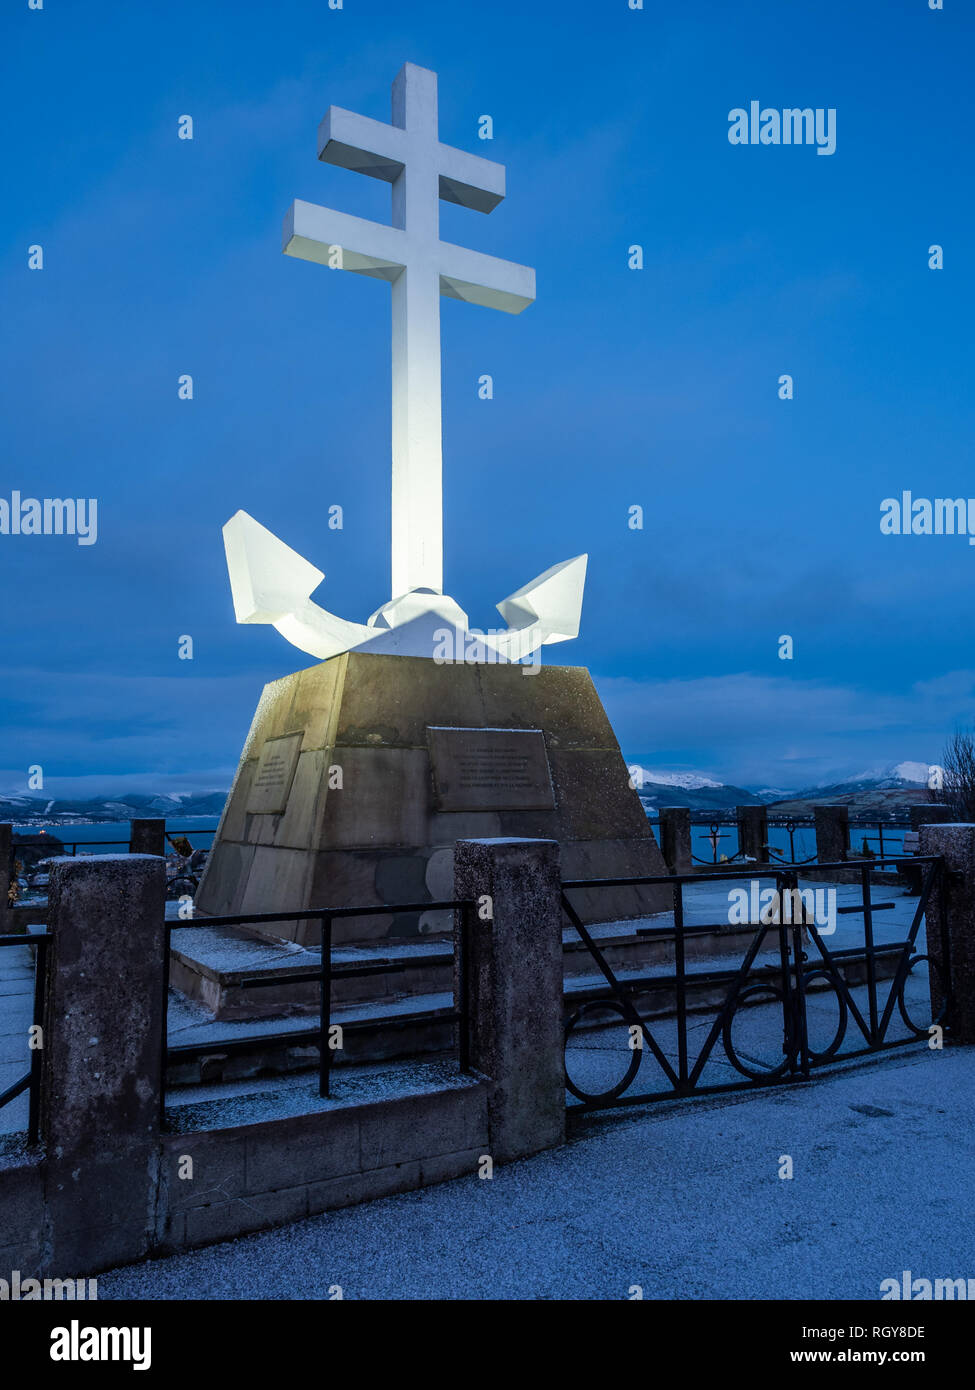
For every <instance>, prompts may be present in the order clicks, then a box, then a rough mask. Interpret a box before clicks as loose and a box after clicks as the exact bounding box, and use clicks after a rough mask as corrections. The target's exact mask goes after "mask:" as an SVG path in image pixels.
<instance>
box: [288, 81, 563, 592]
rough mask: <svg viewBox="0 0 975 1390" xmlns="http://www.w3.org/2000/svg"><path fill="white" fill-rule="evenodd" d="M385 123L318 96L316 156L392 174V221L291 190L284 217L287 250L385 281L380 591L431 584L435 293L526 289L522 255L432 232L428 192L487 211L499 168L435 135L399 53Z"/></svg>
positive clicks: (510, 306)
mask: <svg viewBox="0 0 975 1390" xmlns="http://www.w3.org/2000/svg"><path fill="white" fill-rule="evenodd" d="M392 116H393V119H392V124H391V125H385V124H384V123H383V122H382V121H374V120H371V119H370V118H368V117H365V116H358V115H355V114H354V113H353V112H350V111H343V110H342V109H341V108H338V107H334V106H332V107H329V110H328V113H327V115H326V116H325V119H324V120H323V121H322V124H321V126H320V127H319V133H318V139H319V158H320V159H322V160H324V161H326V162H327V163H330V164H337V165H339V166H341V167H342V168H346V169H355V170H357V171H358V172H359V173H363V174H369V175H370V176H371V177H372V178H378V179H383V180H385V181H386V182H387V183H390V184H391V185H392V225H390V226H384V225H382V224H380V223H377V222H367V221H365V220H363V219H362V218H358V217H350V216H348V215H347V214H345V213H339V212H335V211H333V210H332V209H330V208H322V207H318V206H317V205H316V204H313V203H305V202H300V201H296V202H295V203H293V204H292V206H291V208H290V210H289V212H288V214H287V216H286V217H285V221H284V239H283V249H284V251H285V253H286V254H287V255H289V256H298V257H301V258H302V259H303V260H309V261H317V262H318V263H319V264H324V265H329V266H333V267H337V268H340V269H343V270H352V271H356V272H357V273H359V274H362V275H370V276H373V277H374V278H376V279H380V280H388V281H390V283H391V286H392V301H393V303H392V372H393V382H392V388H393V389H392V465H393V466H392V478H393V487H392V597H393V598H394V599H396V598H399V597H400V596H401V595H403V594H406V593H409V592H410V591H411V590H414V589H432V590H433V591H434V592H435V593H438V594H440V593H443V488H442V474H443V443H442V440H443V433H442V425H441V405H440V402H441V371H440V296H441V295H448V296H449V297H450V298H453V299H462V300H465V301H466V302H467V303H470V304H480V305H484V306H485V307H487V308H492V309H501V310H502V311H503V312H504V313H508V314H520V313H521V311H522V310H523V309H525V308H526V307H527V306H528V305H529V304H531V303H532V301H533V300H534V298H535V272H534V271H533V270H531V269H530V268H529V267H528V266H522V265H516V264H514V263H513V262H511V261H503V260H499V259H497V258H496V257H494V256H486V255H482V254H481V253H480V252H476V251H470V250H468V249H467V248H465V247H461V246H453V245H450V244H449V243H446V242H442V241H441V240H440V199H441V198H444V199H446V200H447V201H449V202H453V203H459V204H460V205H461V206H463V207H468V208H474V209H476V210H477V211H478V212H490V211H491V210H492V208H495V207H496V206H497V205H498V203H499V202H500V201H501V199H502V198H503V197H504V168H503V167H502V166H501V165H500V164H494V163H492V162H490V161H489V160H486V159H481V158H480V157H479V156H477V155H471V154H467V153H466V152H465V151H463V150H458V149H454V148H452V147H450V146H448V145H442V144H441V143H440V140H439V136H438V130H437V126H438V122H437V75H436V73H434V72H430V71H428V70H427V69H426V68H420V67H417V66H416V65H415V64H413V63H406V64H404V66H403V68H402V69H401V71H400V72H399V74H398V76H397V77H396V80H395V82H394V83H393V105H392Z"/></svg>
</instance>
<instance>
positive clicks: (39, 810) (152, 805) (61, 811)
mask: <svg viewBox="0 0 975 1390" xmlns="http://www.w3.org/2000/svg"><path fill="white" fill-rule="evenodd" d="M226 800H227V793H226V792H222V791H216V792H203V793H198V792H187V793H184V794H183V795H177V796H146V795H144V794H143V793H141V792H125V793H122V794H120V795H118V796H113V797H92V798H91V799H90V800H87V801H72V800H64V801H62V800H60V799H58V798H54V799H53V800H52V799H51V798H50V797H47V796H20V795H6V796H3V795H0V821H13V822H14V823H15V824H17V825H31V824H35V825H40V824H47V825H65V824H70V823H71V822H72V821H74V822H84V821H96V822H98V821H126V820H133V819H135V818H136V817H139V816H165V817H166V819H167V820H180V819H185V818H187V817H192V816H219V815H220V812H221V811H222V810H223V807H224V802H225V801H226Z"/></svg>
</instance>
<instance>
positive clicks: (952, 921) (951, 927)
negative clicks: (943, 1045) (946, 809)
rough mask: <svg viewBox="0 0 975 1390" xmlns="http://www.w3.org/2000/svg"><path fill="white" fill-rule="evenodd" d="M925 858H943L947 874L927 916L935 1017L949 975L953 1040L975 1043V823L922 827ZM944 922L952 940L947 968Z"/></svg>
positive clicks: (922, 847)
mask: <svg viewBox="0 0 975 1390" xmlns="http://www.w3.org/2000/svg"><path fill="white" fill-rule="evenodd" d="M919 834H920V837H921V853H922V855H927V854H937V855H941V856H943V858H944V861H945V872H944V874H943V875H942V876H941V878H940V879H939V880H937V881H936V885H935V888H934V891H933V892H932V894H931V896H930V898H929V899H928V907H927V912H926V913H925V928H924V930H925V940H926V942H927V953H928V956H929V957H930V960H931V965H932V967H933V968H932V969H931V971H930V972H929V976H928V978H929V981H930V990H931V1016H932V1017H933V1018H935V1017H937V1015H938V1013H939V1012H940V1010H941V1007H942V1004H943V1003H944V988H945V984H946V983H947V981H948V977H949V976H950V984H951V993H952V997H953V1000H954V1008H953V1010H952V1013H951V1018H950V1020H949V1021H950V1025H951V1027H950V1037H951V1039H952V1041H953V1042H959V1043H972V1042H975V825H968V824H966V823H961V824H950V823H948V824H940V825H922V826H921V827H920V831H919ZM942 923H944V931H945V935H946V937H947V946H948V954H949V957H950V960H949V965H948V968H947V969H946V968H945V961H944V945H945V943H944V941H943V940H942Z"/></svg>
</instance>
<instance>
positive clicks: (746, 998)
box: [562, 856, 952, 1110]
mask: <svg viewBox="0 0 975 1390" xmlns="http://www.w3.org/2000/svg"><path fill="white" fill-rule="evenodd" d="M900 862H905V861H903V860H902V859H901V858H897V859H891V858H888V859H887V860H885V861H881V860H869V861H862V860H861V861H851V860H845V861H843V862H842V863H837V864H818V865H814V866H811V867H810V868H809V869H808V870H807V871H806V873H805V874H804V877H806V878H809V877H818V876H825V877H827V878H828V876H829V875H830V874H834V875H835V874H836V873H837V871H841V870H842V871H846V872H849V871H850V870H856V871H858V873H859V885H860V901H859V903H854V904H844V905H838V906H837V907H836V909H835V910H836V913H837V915H849V914H854V913H859V914H861V915H862V918H863V943H862V945H857V946H854V947H849V948H842V949H835V948H831V947H830V946H828V945H827V943H826V941H825V940H824V937H823V934H822V932H821V931H820V930H819V928H818V926H817V924H816V922H815V920H809V918H808V914H807V913H803V912H800V914H799V920H797V921H794V920H791V916H792V914H791V910H790V913H789V920H781V921H768V922H765V921H763V920H762V919H761V917H760V919H759V922H758V923H752V922H751V921H749V922H748V924H747V926H746V928H745V930H747V929H748V927H752V926H754V931H753V934H752V936H751V939H750V941H749V943H748V946H747V949H746V950H745V953H744V957H743V959H742V960H741V962H740V964H738V965H736V966H734V967H732V968H729V969H720V968H719V969H710V968H707V969H701V970H689V969H688V968H687V959H686V944H687V939H688V938H690V937H691V936H692V935H695V934H697V935H700V934H701V932H702V930H704V931H706V930H713V928H703V929H702V928H701V927H693V928H688V927H686V926H685V920H684V915H685V901H684V890H685V888H686V887H688V886H692V887H693V888H696V889H699V888H700V886H701V883H702V879H701V876H700V875H698V874H681V875H667V876H656V877H641V878H620V879H577V880H571V881H567V882H565V883H563V885H562V906H563V909H564V912H565V915H566V917H567V918H568V920H569V922H570V923H571V924H572V926H573V927H574V929H575V931H576V932H577V934H578V935H579V937H580V939H581V940H582V942H583V943H584V944H585V946H586V947H587V949H588V951H589V953H590V955H591V956H592V958H593V960H594V961H595V963H596V965H597V967H598V969H599V971H600V973H601V974H602V976H603V978H604V979H605V981H606V984H605V986H604V987H603V988H601V989H596V990H591V991H589V992H588V997H587V999H586V1002H585V1003H583V1004H582V1005H581V1006H580V1007H578V1008H576V1009H575V1010H574V1012H573V1013H572V1014H571V1015H570V1016H569V1018H568V1019H567V1021H566V1025H565V1042H566V1047H567V1048H568V1046H569V1044H570V1041H571V1039H572V1037H573V1034H574V1032H575V1030H576V1029H577V1028H578V1027H579V1026H580V1024H582V1022H583V1021H584V1020H587V1021H589V1022H590V1023H591V1022H592V1021H593V1016H594V1015H596V1014H598V1013H599V1012H600V1010H601V1011H602V1015H601V1016H605V1014H606V1013H607V1012H608V1013H609V1014H611V1015H614V1016H616V1017H617V1018H618V1019H621V1020H622V1021H623V1022H624V1023H625V1024H626V1025H628V1028H629V1030H630V1035H629V1046H630V1049H631V1056H630V1059H629V1062H628V1064H627V1067H626V1069H625V1071H624V1073H623V1075H622V1076H621V1078H620V1079H619V1080H618V1081H617V1082H616V1083H615V1084H614V1085H613V1086H611V1087H609V1088H608V1089H607V1090H605V1091H599V1092H592V1091H587V1090H585V1089H584V1088H583V1086H582V1085H581V1084H580V1083H579V1082H578V1081H576V1080H574V1079H573V1077H572V1076H571V1074H570V1071H569V1068H568V1064H567V1066H566V1086H567V1089H568V1090H569V1091H570V1092H571V1094H572V1095H573V1096H575V1097H576V1100H577V1101H578V1105H576V1106H574V1107H572V1108H573V1109H585V1110H595V1109H604V1108H606V1107H608V1106H616V1105H636V1104H644V1103H647V1102H649V1101H657V1100H664V1099H673V1098H674V1097H685V1096H689V1095H692V1094H693V1095H706V1094H717V1093H720V1092H724V1091H730V1090H738V1089H745V1088H749V1087H754V1086H765V1085H770V1084H774V1083H776V1082H781V1081H788V1080H802V1079H807V1078H808V1077H809V1076H810V1074H811V1071H812V1069H814V1068H816V1067H820V1066H824V1065H826V1064H827V1063H829V1062H833V1061H846V1060H850V1059H852V1058H856V1057H861V1056H864V1055H866V1054H868V1053H872V1052H879V1051H883V1050H887V1049H890V1048H894V1047H901V1046H904V1045H905V1044H908V1043H912V1042H916V1041H917V1040H918V1039H920V1038H924V1039H925V1040H929V1037H930V1030H931V1028H932V1026H934V1025H943V1026H948V1024H949V1022H950V1016H951V1008H952V1005H951V974H950V958H949V948H948V934H947V924H946V922H945V920H944V916H943V903H944V896H943V895H942V896H941V903H942V914H941V915H940V919H939V921H938V923H937V924H936V927H937V930H938V932H939V939H940V956H941V967H940V975H939V977H938V980H937V984H938V991H937V993H938V994H939V996H940V998H941V1001H942V1002H941V1007H940V1009H939V1011H938V1012H937V1015H936V1016H935V1017H933V1018H930V1019H927V1018H925V1019H922V1020H921V1021H920V1022H917V1021H915V1020H914V1019H913V1018H912V1017H911V1013H910V1009H909V1007H908V1004H907V1001H906V999H905V991H906V988H907V983H908V980H909V978H910V976H911V973H912V971H913V970H914V969H915V968H916V967H917V966H918V965H920V964H921V963H922V962H927V964H928V967H929V969H930V968H932V965H933V962H932V960H931V957H930V956H929V954H928V953H927V951H925V952H922V953H918V952H916V950H915V945H916V941H917V937H918V933H919V931H920V927H921V923H922V921H924V920H925V915H926V912H927V907H928V902H929V900H930V897H931V893H932V891H933V889H934V887H935V885H936V883H937V882H938V879H939V876H940V875H941V874H942V873H944V864H943V860H941V859H940V858H938V857H934V856H909V857H907V859H906V862H908V863H910V864H911V865H913V866H916V867H917V866H921V867H923V868H924V879H923V883H922V886H921V893H920V897H919V899H918V903H917V906H916V908H915V910H914V913H913V917H912V920H911V925H910V927H909V929H908V931H907V934H906V936H905V937H904V939H902V940H895V941H883V942H880V943H878V942H876V941H875V938H874V914H875V913H878V912H883V911H889V910H892V909H893V908H894V906H895V904H894V903H883V902H875V901H874V900H873V897H872V893H871V882H870V876H871V874H872V873H873V872H874V871H876V870H878V869H881V868H884V867H888V866H890V865H892V864H897V863H900ZM722 880H727V881H729V882H736V881H737V882H742V881H745V880H752V881H758V882H759V883H761V882H763V881H764V882H766V883H773V884H774V891H775V894H776V899H775V901H776V902H777V903H778V904H780V905H785V904H786V903H787V902H788V903H790V904H792V906H793V907H794V906H795V904H796V899H795V897H794V894H795V893H801V892H803V891H809V890H808V889H806V890H802V889H800V888H799V878H798V875H797V874H796V872H795V871H794V870H792V869H771V870H768V869H764V868H762V867H759V866H755V867H754V868H751V869H743V870H731V871H724V872H719V873H717V874H714V875H708V878H707V882H708V883H709V884H712V883H714V882H715V881H718V882H720V881H722ZM651 885H659V886H661V887H669V888H670V889H671V891H672V893H673V925H672V926H663V927H659V928H650V929H646V928H644V929H643V930H641V931H640V932H639V939H641V940H644V941H645V940H646V939H647V937H648V936H649V937H654V936H656V937H658V938H660V939H662V940H667V941H671V940H672V942H673V950H674V970H673V972H672V973H671V972H667V973H652V974H647V975H641V976H634V975H632V974H627V976H626V977H625V978H621V976H620V975H619V974H618V973H617V972H616V971H615V970H614V969H613V968H612V966H611V965H610V964H609V962H608V961H607V959H606V957H605V955H604V953H603V952H602V951H601V950H600V948H599V945H598V942H597V941H596V939H595V938H594V936H593V934H592V933H590V931H589V930H588V929H587V927H586V926H585V924H584V923H583V922H582V920H581V918H580V916H579V914H578V912H577V911H576V909H575V907H574V906H573V904H572V900H571V896H570V895H571V893H572V892H573V890H575V889H586V890H590V891H591V890H593V889H598V888H601V887H602V888H620V887H630V886H632V887H643V886H651ZM780 915H782V916H783V918H784V917H785V914H784V913H780ZM769 937H771V938H772V941H773V945H777V946H778V960H777V963H775V964H770V963H768V962H765V963H764V964H759V963H758V957H759V954H760V952H761V950H762V947H763V945H765V942H766V939H767V938H769ZM776 938H777V941H776ZM614 944H615V945H618V944H619V943H618V942H614ZM807 946H814V947H815V950H816V952H817V955H816V957H814V958H813V963H812V964H809V956H808V952H807V950H806V949H805V948H806V947H807ZM766 949H768V948H766ZM878 963H882V966H883V969H884V978H885V979H886V978H889V979H891V986H890V990H889V992H888V994H887V997H886V999H885V1000H883V1001H881V999H880V996H879V993H878ZM857 971H859V972H861V973H862V974H863V975H865V987H866V991H867V1004H866V1010H865V1011H864V1010H863V1009H861V1007H860V1004H858V1002H857V1000H856V999H855V998H854V997H853V994H852V992H851V988H850V978H851V972H852V973H855V972H857ZM809 988H812V989H813V990H814V991H815V992H816V993H817V995H820V996H821V994H822V992H823V991H826V990H828V991H831V992H832V993H833V995H834V996H835V999H836V1009H837V1026H836V1030H835V1033H834V1035H833V1037H832V1038H831V1039H830V1041H829V1042H828V1044H827V1045H825V1046H813V1045H812V1044H811V1043H810V1039H809V1033H808V1028H807V1015H806V992H807V989H809ZM661 990H663V991H669V994H670V997H672V998H673V999H674V1001H675V1008H674V1015H673V1016H674V1017H675V1019H676V1028H677V1038H676V1051H677V1056H676V1065H675V1064H674V1063H672V1061H671V1059H670V1058H668V1056H667V1054H666V1052H665V1051H664V1047H663V1046H662V1045H661V1041H660V1038H659V1037H658V1036H657V1035H656V1033H655V1032H654V1030H653V1029H652V1028H651V1027H650V1023H649V1022H648V1018H647V1016H646V1008H644V1009H641V1007H640V1006H639V1000H640V999H641V998H642V999H647V1000H649V999H650V997H651V996H652V995H653V994H654V992H656V991H661ZM692 994H694V995H695V996H700V995H702V994H703V995H710V997H711V1000H712V1002H711V1003H709V1002H708V1001H707V999H703V1000H702V999H701V998H700V997H697V998H696V999H691V998H690V996H691V995H692ZM716 994H717V995H718V996H719V1002H718V1004H717V1005H716V1006H715V1004H714V1003H713V1000H714V996H715V995H716ZM760 1003H765V1004H769V1003H775V1004H777V1005H778V1006H779V1007H780V1009H781V1013H782V1023H781V1029H782V1031H781V1039H780V1041H781V1053H780V1060H778V1061H774V1062H772V1063H766V1062H762V1061H761V1060H756V1059H755V1058H754V1057H752V1056H751V1055H750V1054H748V1053H744V1052H743V1050H742V1049H740V1048H739V1047H736V1044H735V1041H734V1036H733V1027H734V1022H735V1019H736V1017H737V1015H738V1013H739V1011H740V1010H741V1009H743V1008H746V1007H749V1006H750V1005H753V1004H760ZM715 1007H716V1008H717V1015H716V1017H715V1018H714V1020H713V1022H712V1024H711V1026H710V1028H709V1030H708V1032H707V1035H706V1038H705V1040H704V1042H703V1044H702V1045H701V1047H700V1049H699V1051H698V1053H697V1056H696V1058H694V1059H693V1060H692V1058H691V1041H690V1035H689V1030H688V1016H689V1014H690V1013H691V1012H701V1011H705V1012H706V1011H709V1010H710V1009H713V1008H715ZM895 1008H896V1009H897V1010H898V1012H899V1015H900V1017H901V1019H902V1020H903V1023H904V1025H905V1026H906V1029H907V1036H906V1037H892V1036H891V1022H892V1019H893V1014H894V1010H895ZM851 1020H852V1022H853V1024H854V1025H855V1028H854V1029H853V1030H852V1033H850V1021H851ZM654 1028H657V1031H658V1032H659V1027H658V1025H657V1024H656V1023H655V1024H654ZM848 1033H850V1035H851V1036H852V1038H853V1040H854V1042H855V1043H856V1044H857V1045H856V1046H854V1047H852V1048H848V1049H847V1050H846V1051H841V1049H842V1047H843V1043H844V1041H845V1040H846V1038H847V1035H848ZM634 1038H636V1039H637V1041H638V1043H639V1045H638V1046H634V1045H633V1043H634ZM719 1038H720V1039H721V1041H722V1046H723V1050H724V1053H725V1056H726V1058H727V1060H728V1062H729V1063H730V1064H731V1066H732V1067H734V1069H735V1070H736V1071H737V1072H738V1073H739V1074H740V1075H742V1076H743V1077H744V1078H745V1079H744V1081H734V1082H715V1083H707V1084H704V1083H702V1076H703V1073H704V1070H705V1067H706V1066H707V1064H708V1062H709V1060H711V1058H712V1054H713V1052H714V1049H715V1044H716V1043H717V1041H718V1039H719ZM647 1053H649V1054H650V1055H651V1056H652V1057H653V1058H654V1059H655V1061H656V1063H657V1065H658V1067H659V1069H660V1072H661V1073H662V1075H663V1079H664V1081H665V1082H666V1085H665V1086H663V1087H656V1088H654V1087H652V1086H651V1088H650V1089H641V1090H640V1091H638V1092H636V1091H632V1090H631V1088H632V1087H633V1086H634V1082H635V1081H636V1078H637V1076H638V1074H639V1073H640V1070H641V1066H642V1064H643V1061H644V1059H645V1057H646V1056H647Z"/></svg>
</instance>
